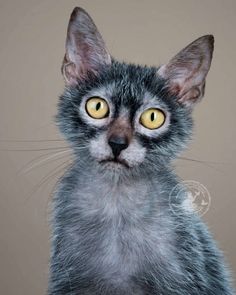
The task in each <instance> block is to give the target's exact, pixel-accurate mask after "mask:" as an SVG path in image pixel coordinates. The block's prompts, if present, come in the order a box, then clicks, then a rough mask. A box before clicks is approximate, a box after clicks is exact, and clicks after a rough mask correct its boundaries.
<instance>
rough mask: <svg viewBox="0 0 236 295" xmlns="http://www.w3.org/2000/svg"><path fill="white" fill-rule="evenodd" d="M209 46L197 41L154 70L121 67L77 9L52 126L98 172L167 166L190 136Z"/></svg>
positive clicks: (208, 40)
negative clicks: (59, 130) (62, 90)
mask: <svg viewBox="0 0 236 295" xmlns="http://www.w3.org/2000/svg"><path fill="white" fill-rule="evenodd" d="M213 43H214V38H213V36H211V35H207V36H203V37H201V38H199V39H197V40H196V41H194V42H192V43H191V44H190V45H188V46H187V47H185V48H184V49H183V50H181V51H180V52H179V53H178V54H177V55H176V56H175V57H174V58H172V59H171V60H170V61H169V62H168V63H167V64H166V65H162V66H160V67H146V66H136V65H133V64H126V63H120V62H117V61H116V60H114V59H113V58H112V57H111V56H110V54H109V52H108V50H107V48H106V46H105V43H104V41H103V39H102V37H101V35H100V33H99V32H98V30H97V28H96V26H95V24H94V23H93V21H92V19H91V18H90V16H89V15H88V14H87V13H86V12H85V11H84V10H83V9H81V8H75V9H74V11H73V12H72V15H71V18H70V22H69V26H68V32H67V40H66V54H65V57H64V61H63V65H62V73H63V75H64V78H65V82H66V89H65V92H64V94H63V95H62V96H61V98H60V103H59V113H58V116H57V120H58V124H59V126H60V129H61V131H62V132H63V134H64V135H65V137H66V138H67V140H68V141H69V142H70V143H71V145H72V147H73V149H74V151H75V154H76V155H77V156H78V158H80V160H81V161H84V162H85V163H88V164H89V163H92V162H93V163H95V164H96V165H97V166H99V167H101V168H102V169H104V171H105V170H106V171H110V170H117V169H118V170H119V171H121V170H124V171H126V172H127V171H133V170H136V171H137V170H138V169H142V170H144V168H146V169H147V170H146V171H152V170H155V169H163V167H164V166H165V165H168V163H169V161H170V160H171V159H173V158H174V157H176V155H177V154H178V153H179V152H180V151H181V150H182V149H183V148H184V147H185V145H186V142H187V141H188V139H189V138H190V136H191V130H192V119H191V110H192V108H193V106H194V105H195V104H196V102H198V101H199V100H200V99H201V98H202V96H203V95H204V88H205V78H206V75H207V73H208V70H209V68H210V64H211V59H212V52H213Z"/></svg>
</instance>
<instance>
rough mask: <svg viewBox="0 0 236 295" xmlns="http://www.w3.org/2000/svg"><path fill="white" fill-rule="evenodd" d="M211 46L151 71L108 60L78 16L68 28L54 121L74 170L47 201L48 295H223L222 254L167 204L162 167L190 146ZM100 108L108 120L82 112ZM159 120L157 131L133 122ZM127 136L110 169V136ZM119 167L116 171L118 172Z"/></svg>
mask: <svg viewBox="0 0 236 295" xmlns="http://www.w3.org/2000/svg"><path fill="white" fill-rule="evenodd" d="M212 52H213V37H212V36H210V35H208V36H204V37H201V38H199V39H198V40H196V41H195V42H193V43H192V44H190V45H189V46H188V47H186V48H185V49H183V50H182V51H181V52H180V53H179V54H178V55H176V56H175V57H174V58H173V59H172V60H171V61H170V62H169V63H168V64H167V65H164V66H161V67H160V68H155V67H152V68H150V67H143V66H136V65H133V64H126V63H120V62H118V61H116V60H114V59H112V58H111V57H110V55H109V53H108V51H107V49H106V47H105V44H104V42H103V40H102V37H101V35H100V34H99V32H98V31H97V28H96V27H95V25H94V23H93V21H92V20H91V18H90V17H89V16H88V14H87V13H86V12H85V11H84V10H83V9H81V8H76V9H75V10H74V11H73V13H72V15H71V19H70V23H69V27H68V35H67V42H66V55H65V58H64V62H63V66H62V71H63V74H64V77H65V80H66V90H65V92H64V94H63V95H62V96H61V97H60V102H59V113H58V116H57V121H58V124H59V127H60V130H61V131H62V133H63V134H64V136H65V137H66V139H67V140H68V141H69V143H70V144H71V146H72V148H73V151H74V155H75V160H74V163H73V166H72V167H71V168H70V169H69V171H67V173H66V174H65V175H64V177H63V178H62V179H61V181H60V183H59V185H58V188H57V192H56V194H55V197H54V201H53V202H54V208H53V210H54V211H53V237H52V256H51V269H50V270H51V275H50V282H49V294H50V295H62V294H63V295H64V294H71V295H95V294H96V295H144V294H145V295H150V294H156V295H174V294H175V295H177V294H178V295H190V294H191V295H203V294H204V295H232V294H233V290H232V289H231V287H230V283H229V279H228V274H227V271H226V270H225V266H224V262H223V258H222V255H221V253H220V252H219V250H218V249H217V247H216V245H215V242H214V241H213V239H212V237H211V235H210V234H209V232H208V230H207V228H206V226H205V225H204V224H203V223H202V221H201V220H200V218H199V217H198V216H197V214H195V213H194V212H193V210H192V209H191V208H186V206H184V205H183V206H182V204H185V200H186V199H185V198H186V195H185V194H183V195H182V196H180V197H179V198H177V199H176V200H175V201H176V202H178V206H177V208H178V211H177V212H176V211H175V212H173V211H172V210H171V207H170V203H169V196H170V192H171V191H172V189H173V188H174V187H175V186H176V185H177V184H178V183H179V179H178V178H177V176H176V175H175V174H174V172H173V171H172V167H171V160H172V159H174V158H175V157H176V156H177V155H178V154H179V152H180V151H182V150H183V148H184V147H185V145H186V143H187V141H188V139H189V138H190V136H191V130H192V119H191V110H192V106H193V105H194V104H195V102H196V101H198V100H199V99H200V98H201V97H202V96H203V94H204V86H205V77H206V75H207V72H208V70H209V67H210V63H211V57H212ZM93 96H99V97H102V98H105V99H106V100H107V101H108V103H109V106H110V113H109V117H108V118H105V119H101V120H95V119H92V118H90V117H89V116H88V114H87V113H86V111H85V102H86V100H87V99H88V98H90V97H93ZM150 107H158V108H161V109H162V110H164V111H165V114H166V122H165V124H164V125H163V126H162V127H160V128H159V129H157V130H149V129H146V128H144V127H143V126H141V124H140V122H139V116H140V113H141V112H142V111H143V110H145V109H147V108H150ZM112 132H113V133H116V134H118V135H120V134H121V135H122V136H123V135H124V136H128V134H129V136H130V141H129V146H128V147H127V148H126V149H124V150H123V151H122V152H121V154H120V159H121V160H122V161H124V162H121V163H118V162H113V161H106V160H107V159H112V150H111V148H110V146H109V145H108V142H107V141H108V137H109V136H110V135H109V134H110V133H112ZM124 163H125V164H124Z"/></svg>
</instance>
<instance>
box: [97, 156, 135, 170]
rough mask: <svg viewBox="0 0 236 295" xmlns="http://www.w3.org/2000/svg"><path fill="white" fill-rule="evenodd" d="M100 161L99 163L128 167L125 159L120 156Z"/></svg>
mask: <svg viewBox="0 0 236 295" xmlns="http://www.w3.org/2000/svg"><path fill="white" fill-rule="evenodd" d="M100 163H101V164H106V163H111V164H114V165H121V166H124V167H126V168H130V166H129V164H128V163H127V162H126V161H125V160H123V159H120V158H107V159H104V160H102V161H100Z"/></svg>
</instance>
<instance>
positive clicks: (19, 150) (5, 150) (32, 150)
mask: <svg viewBox="0 0 236 295" xmlns="http://www.w3.org/2000/svg"><path fill="white" fill-rule="evenodd" d="M67 147H68V146H63V147H49V148H39V149H0V151H3V152H40V151H50V150H62V149H65V148H67Z"/></svg>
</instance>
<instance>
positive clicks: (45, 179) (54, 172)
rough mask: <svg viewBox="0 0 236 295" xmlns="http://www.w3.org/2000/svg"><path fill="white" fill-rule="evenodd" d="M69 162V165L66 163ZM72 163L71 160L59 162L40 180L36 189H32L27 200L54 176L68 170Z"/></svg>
mask: <svg viewBox="0 0 236 295" xmlns="http://www.w3.org/2000/svg"><path fill="white" fill-rule="evenodd" d="M66 164H67V165H66ZM70 165H71V162H69V163H68V160H67V161H64V162H63V163H61V164H59V165H58V166H57V167H56V168H54V169H53V170H51V171H50V172H49V173H48V174H47V175H45V176H44V177H43V178H42V179H41V180H40V182H39V183H38V184H37V185H36V186H35V187H34V189H33V190H32V191H31V193H30V194H29V196H28V197H27V198H26V200H25V202H27V201H28V200H29V199H30V198H31V197H32V196H33V195H34V194H35V193H36V192H37V191H38V190H39V189H40V188H41V187H42V186H43V185H44V184H46V183H47V182H49V181H50V180H52V179H53V177H55V176H57V175H59V174H60V173H61V172H62V171H64V170H66V168H67V167H69V166H70Z"/></svg>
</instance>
